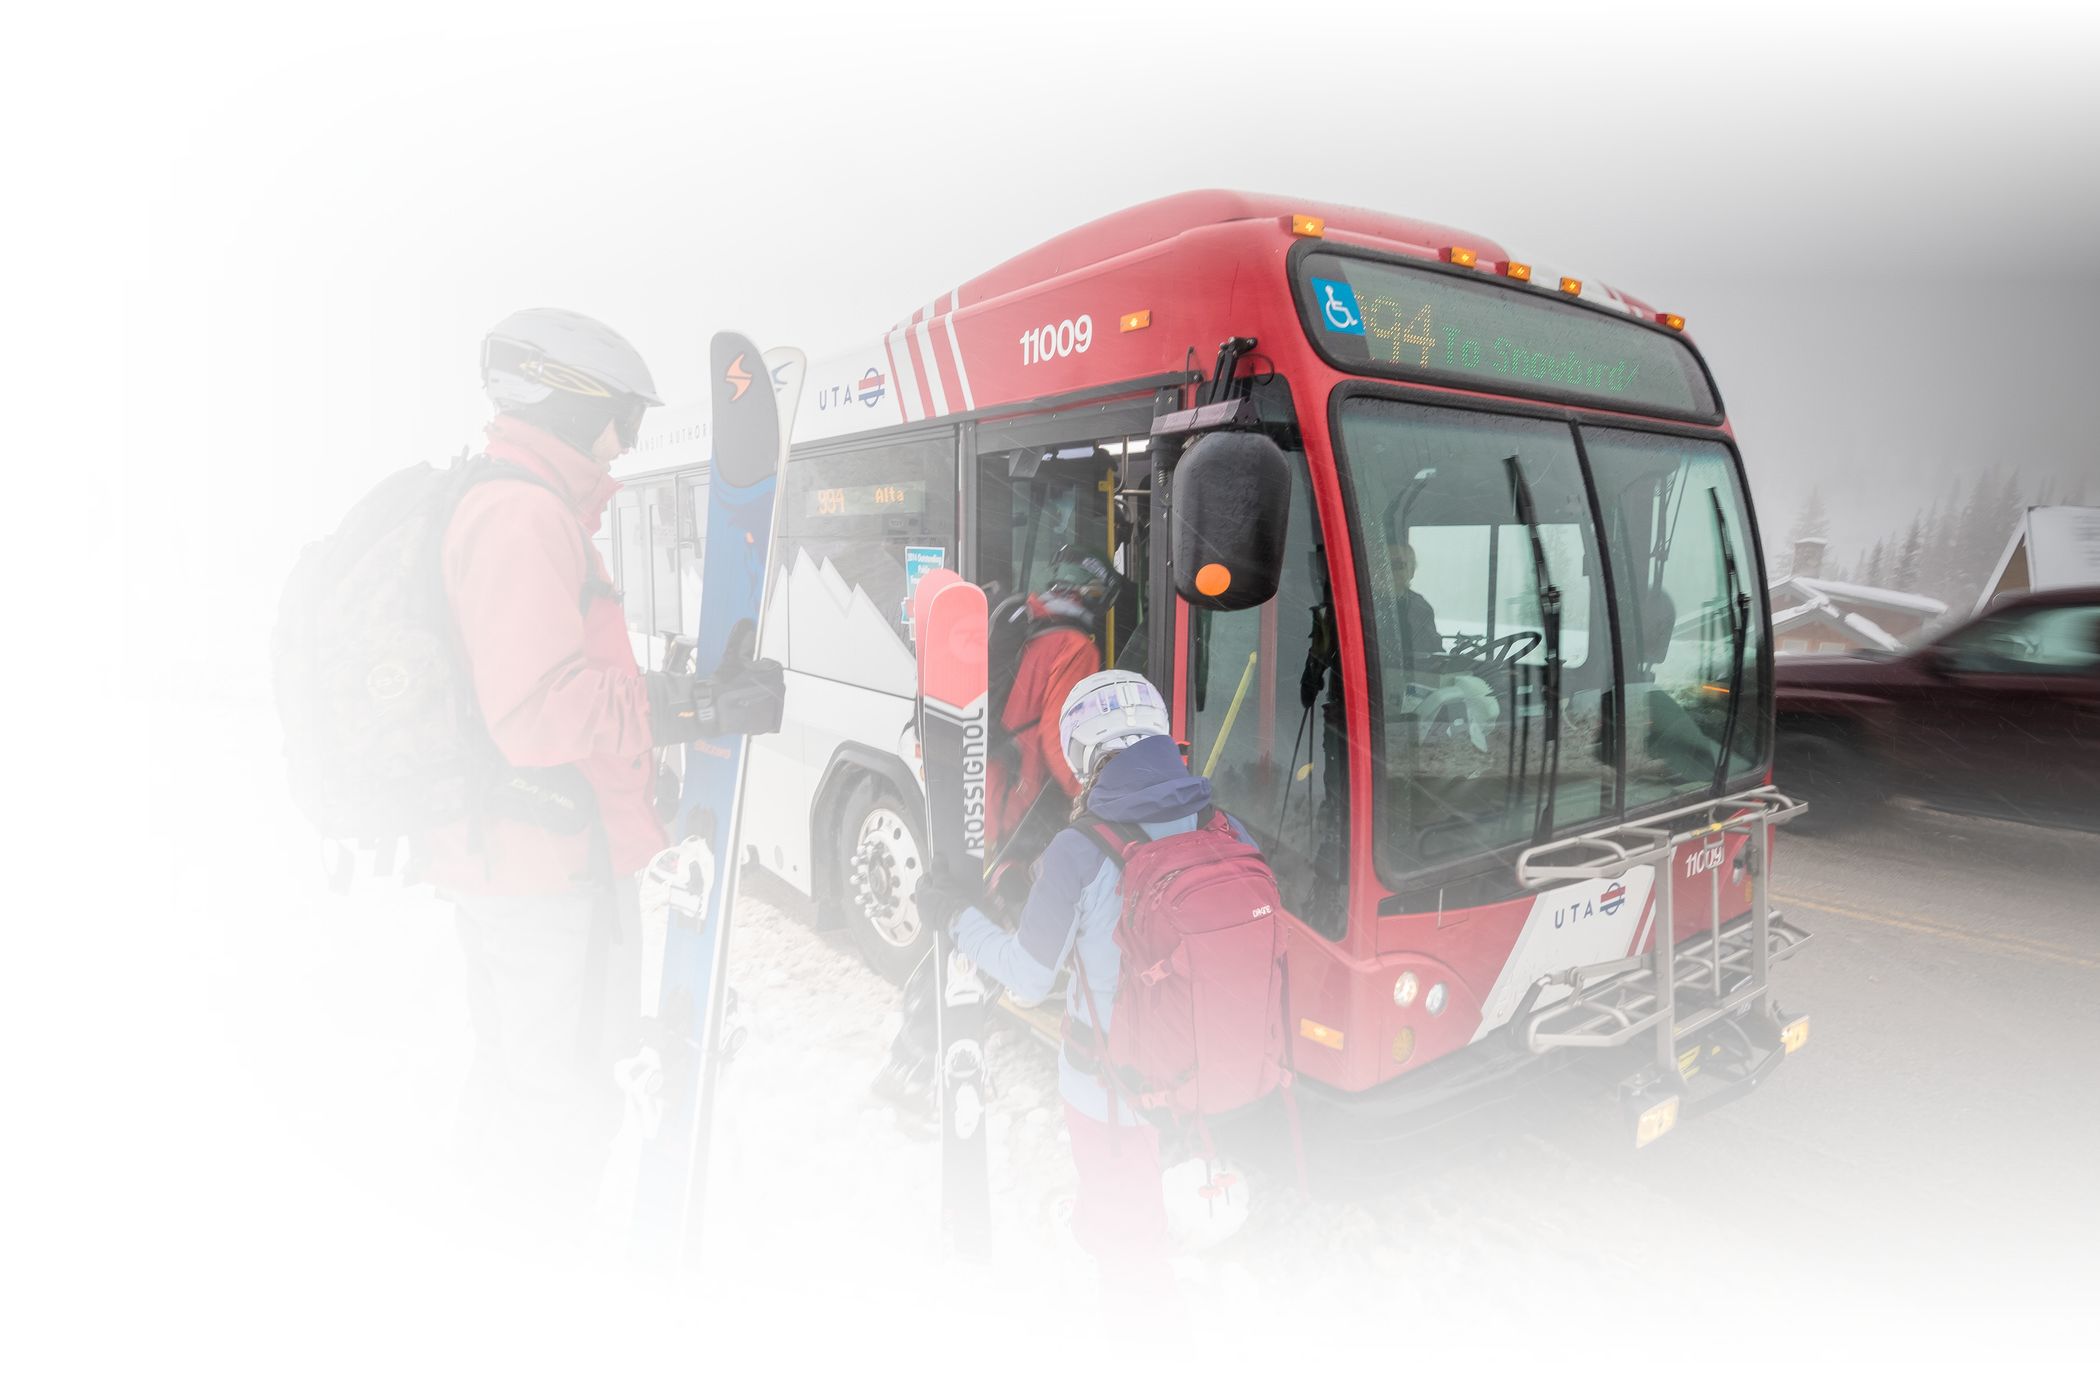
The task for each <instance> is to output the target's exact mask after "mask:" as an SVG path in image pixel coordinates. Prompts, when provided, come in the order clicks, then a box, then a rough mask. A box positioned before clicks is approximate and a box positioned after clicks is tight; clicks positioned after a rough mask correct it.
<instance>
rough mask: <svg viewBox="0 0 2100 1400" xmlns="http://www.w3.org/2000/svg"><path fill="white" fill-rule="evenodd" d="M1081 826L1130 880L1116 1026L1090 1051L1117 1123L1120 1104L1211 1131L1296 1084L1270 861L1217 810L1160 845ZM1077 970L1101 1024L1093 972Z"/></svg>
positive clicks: (1121, 930) (1120, 928) (1119, 937)
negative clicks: (1226, 1117)
mask: <svg viewBox="0 0 2100 1400" xmlns="http://www.w3.org/2000/svg"><path fill="white" fill-rule="evenodd" d="M1082 829H1083V830H1085V831H1086V832H1087V834H1088V835H1090V836H1091V837H1093V838H1094V840H1095V841H1097V842H1098V843H1099V844H1100V845H1101V846H1102V848H1103V849H1104V850H1106V851H1107V852H1108V854H1109V857H1110V858H1111V859H1112V860H1114V861H1115V862H1116V863H1117V865H1119V866H1120V867H1121V868H1122V872H1123V876H1122V892H1123V915H1122V918H1121V919H1120V920H1118V922H1117V924H1116V947H1117V948H1118V949H1119V950H1120V951H1121V953H1122V957H1123V965H1122V975H1121V976H1120V977H1119V978H1118V980H1117V984H1116V1002H1115V1021H1114V1024H1113V1025H1111V1026H1110V1028H1109V1033H1108V1038H1107V1044H1105V1045H1103V1044H1101V1043H1100V1032H1099V1031H1098V1029H1097V1030H1096V1031H1095V1032H1094V1039H1095V1044H1094V1045H1093V1046H1092V1047H1091V1048H1092V1049H1093V1051H1094V1054H1095V1056H1096V1057H1098V1059H1099V1061H1100V1063H1099V1064H1098V1065H1097V1066H1096V1070H1097V1073H1099V1074H1100V1075H1101V1077H1102V1080H1103V1082H1104V1083H1105V1084H1106V1086H1107V1088H1108V1092H1109V1099H1110V1104H1111V1108H1110V1111H1111V1113H1113V1112H1114V1108H1113V1105H1114V1102H1115V1100H1116V1099H1118V1098H1121V1099H1124V1100H1126V1101H1128V1102H1129V1103H1131V1104H1132V1105H1133V1106H1134V1107H1136V1108H1138V1109H1140V1110H1143V1111H1145V1112H1146V1113H1148V1114H1149V1115H1150V1116H1152V1117H1154V1118H1158V1117H1161V1116H1163V1115H1164V1116H1170V1117H1171V1118H1172V1119H1173V1120H1175V1121H1176V1122H1187V1121H1189V1120H1199V1122H1200V1120H1201V1119H1202V1118H1203V1117H1204V1116H1205V1115H1208V1114H1214V1113H1225V1112H1229V1111H1231V1110H1232V1109H1236V1108H1242V1107H1244V1106H1246V1105H1247V1104H1250V1103H1253V1102H1254V1101H1256V1100H1257V1099H1260V1098H1262V1097H1264V1096H1265V1095H1267V1094H1268V1093H1269V1092H1270V1091H1272V1090H1274V1089H1277V1088H1279V1087H1283V1086H1286V1085H1288V1083H1289V1082H1290V1077H1291V1076H1290V1070H1289V1067H1288V1065H1287V1063H1286V1056H1287V1055H1288V1054H1289V1037H1288V1035H1287V1034H1286V1025H1285V1018H1286V1015H1287V1007H1286V998H1287V992H1286V988H1285V984H1284V960H1283V948H1284V941H1283V940H1284V934H1283V924H1282V921H1281V920H1280V919H1279V918H1278V916H1277V915H1278V910H1279V908H1280V907H1281V904H1282V900H1281V899H1280V898H1279V897H1278V895H1277V892H1276V876H1275V875H1274V873H1272V872H1271V871H1270V869H1269V863H1268V862H1267V861H1266V860H1264V859H1262V856H1261V852H1259V851H1257V850H1255V849H1254V847H1252V846H1250V845H1248V844H1247V843H1246V842H1244V841H1242V840H1241V839H1240V838H1239V837H1238V836H1237V835H1235V834H1234V832H1233V829H1232V824H1231V823H1230V822H1229V821H1228V820H1227V819H1226V818H1225V816H1224V814H1223V813H1220V812H1215V811H1213V812H1211V813H1209V814H1208V817H1207V819H1206V820H1204V821H1203V822H1202V823H1201V824H1200V825H1198V826H1197V828H1196V829H1195V830H1194V831H1188V832H1182V833H1179V834H1177V835H1173V836H1163V837H1160V838H1159V839H1158V840H1150V841H1148V840H1146V839H1145V838H1144V837H1143V836H1142V835H1139V836H1137V837H1135V838H1133V837H1131V836H1129V835H1126V834H1125V833H1124V832H1122V831H1119V830H1117V829H1116V828H1114V827H1111V826H1108V825H1106V824H1105V823H1094V824H1093V825H1091V826H1087V827H1084V828H1082ZM1074 962H1075V964H1076V962H1077V955H1076V954H1075V956H1074ZM1075 973H1076V976H1077V978H1078V981H1079V986H1080V992H1081V995H1082V996H1083V997H1084V998H1085V1002H1086V1008H1087V1013H1088V1015H1089V1016H1091V1017H1092V1018H1093V1019H1094V1025H1095V1026H1096V1027H1099V1025H1100V1024H1101V1022H1100V1013H1099V1011H1098V1010H1097V1009H1096V1008H1095V1006H1094V998H1093V989H1092V988H1091V987H1090V986H1088V984H1087V980H1086V969H1085V968H1083V967H1075ZM1293 1116H1294V1117H1295V1114H1294V1115H1293Z"/></svg>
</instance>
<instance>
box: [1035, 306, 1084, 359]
mask: <svg viewBox="0 0 2100 1400" xmlns="http://www.w3.org/2000/svg"><path fill="white" fill-rule="evenodd" d="M1093 343H1094V318H1093V317H1091V316H1081V317H1080V318H1079V319H1078V320H1076V321H1059V322H1058V323H1057V324H1056V325H1054V326H1037V327H1036V328H1035V329H1034V330H1032V331H1024V332H1022V335H1021V363H1022V364H1024V365H1035V364H1041V363H1042V362H1043V361H1045V360H1061V359H1063V358H1064V357H1065V356H1067V355H1084V354H1085V353H1086V352H1087V349H1088V348H1089V347H1090V346H1092V345H1093Z"/></svg>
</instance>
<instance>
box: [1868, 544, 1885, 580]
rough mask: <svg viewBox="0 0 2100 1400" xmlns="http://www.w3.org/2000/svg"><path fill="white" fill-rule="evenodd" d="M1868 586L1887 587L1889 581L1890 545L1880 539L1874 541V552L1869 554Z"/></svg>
mask: <svg viewBox="0 0 2100 1400" xmlns="http://www.w3.org/2000/svg"><path fill="white" fill-rule="evenodd" d="M1866 582H1867V584H1868V586H1870V587H1873V588H1886V587H1888V583H1889V556H1888V546H1887V545H1886V544H1884V543H1883V542H1882V541H1880V540H1876V541H1874V552H1873V553H1871V554H1869V555H1868V556H1867V577H1866Z"/></svg>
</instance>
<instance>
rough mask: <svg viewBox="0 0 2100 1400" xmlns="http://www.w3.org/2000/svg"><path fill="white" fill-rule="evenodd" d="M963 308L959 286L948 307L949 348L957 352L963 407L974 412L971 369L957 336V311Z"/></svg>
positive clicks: (975, 403)
mask: <svg viewBox="0 0 2100 1400" xmlns="http://www.w3.org/2000/svg"><path fill="white" fill-rule="evenodd" d="M961 309H962V288H960V287H957V288H956V289H955V292H954V295H953V297H952V299H951V302H950V305H949V307H948V320H947V326H948V348H949V349H950V350H952V351H954V352H955V378H956V380H957V381H958V382H959V383H960V384H961V385H962V396H963V409H964V411H965V412H974V411H975V410H976V408H977V400H976V399H975V398H973V397H971V395H970V371H969V367H968V366H966V365H964V364H963V356H962V342H961V341H959V340H957V339H956V338H955V313H956V312H957V311H960V310H961Z"/></svg>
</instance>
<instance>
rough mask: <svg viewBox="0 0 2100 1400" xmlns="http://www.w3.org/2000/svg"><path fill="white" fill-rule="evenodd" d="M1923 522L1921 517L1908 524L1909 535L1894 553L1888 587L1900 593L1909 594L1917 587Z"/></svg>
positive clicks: (1921, 550)
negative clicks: (1894, 565)
mask: <svg viewBox="0 0 2100 1400" xmlns="http://www.w3.org/2000/svg"><path fill="white" fill-rule="evenodd" d="M1924 535H1925V522H1924V517H1923V515H1920V516H1918V517H1917V518H1915V519H1913V520H1912V521H1911V522H1910V533H1909V534H1907V535H1905V536H1904V537H1903V544H1902V547H1901V548H1900V549H1898V551H1897V553H1896V567H1895V570H1894V574H1893V577H1891V579H1890V580H1889V582H1890V586H1892V587H1894V588H1896V589H1897V590H1899V591H1900V592H1904V593H1908V592H1911V591H1912V590H1913V589H1915V588H1916V587H1917V586H1918V566H1919V565H1920V564H1921V563H1922V562H1923V557H1922V556H1923V555H1924V552H1925V539H1924Z"/></svg>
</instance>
